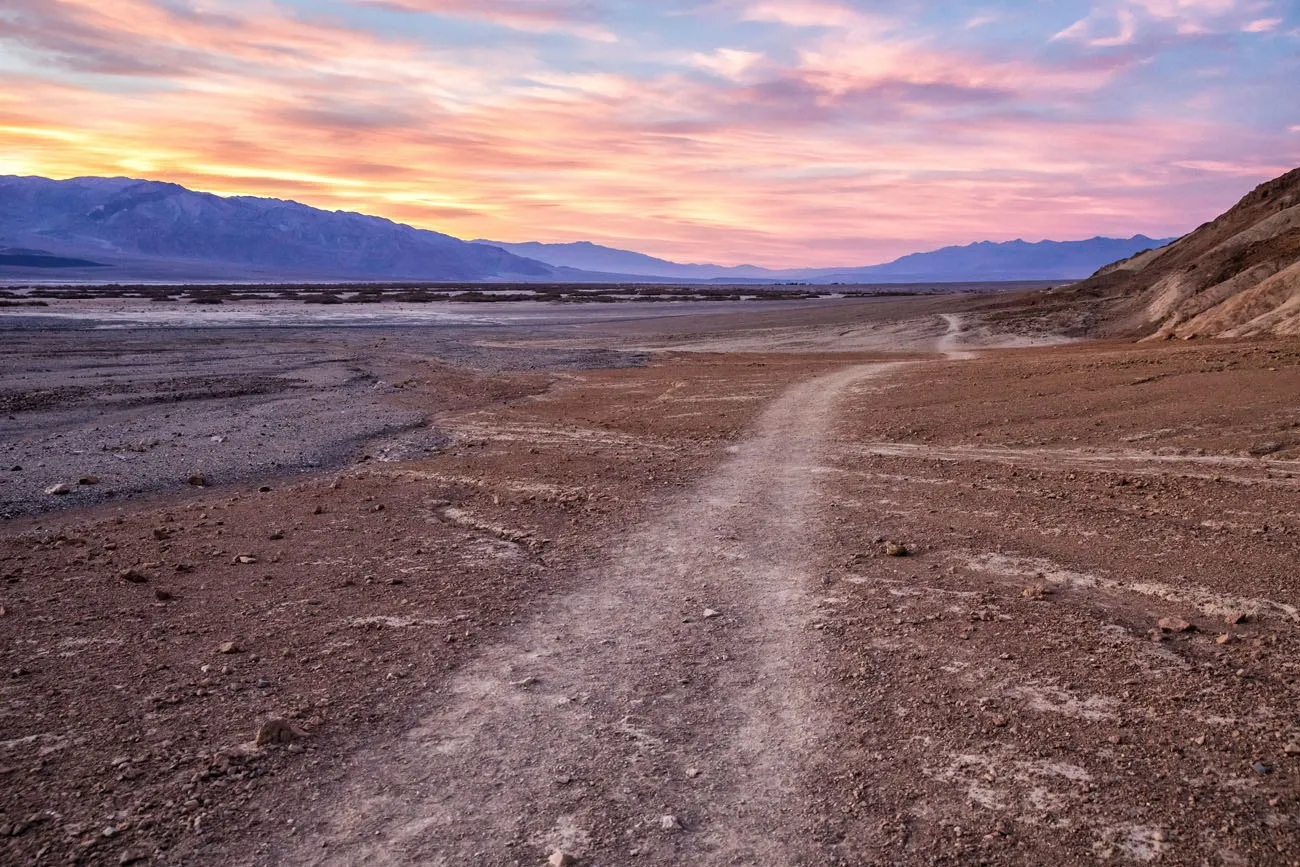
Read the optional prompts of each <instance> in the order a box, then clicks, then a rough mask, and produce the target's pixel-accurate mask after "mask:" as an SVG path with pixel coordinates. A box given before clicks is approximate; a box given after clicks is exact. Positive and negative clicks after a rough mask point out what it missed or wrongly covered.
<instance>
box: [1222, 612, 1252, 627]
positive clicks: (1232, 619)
mask: <svg viewBox="0 0 1300 867" xmlns="http://www.w3.org/2000/svg"><path fill="white" fill-rule="evenodd" d="M1249 619H1250V615H1249V614H1247V613H1246V612H1244V611H1229V612H1228V613H1227V614H1225V615H1223V622H1224V623H1226V624H1228V625H1229V626H1236V625H1237V624H1239V623H1245V622H1246V621H1247V620H1249Z"/></svg>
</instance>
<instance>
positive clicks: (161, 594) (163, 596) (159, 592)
mask: <svg viewBox="0 0 1300 867" xmlns="http://www.w3.org/2000/svg"><path fill="white" fill-rule="evenodd" d="M153 598H154V599H157V600H158V601H159V602H170V601H172V600H173V599H175V598H176V597H175V596H173V595H172V594H171V593H170V592H169V591H167V590H164V589H162V588H161V587H155V588H154V591H153Z"/></svg>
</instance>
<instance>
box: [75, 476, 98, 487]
mask: <svg viewBox="0 0 1300 867" xmlns="http://www.w3.org/2000/svg"><path fill="white" fill-rule="evenodd" d="M77 484H79V485H98V484H99V476H82V477H81V478H79V479H77Z"/></svg>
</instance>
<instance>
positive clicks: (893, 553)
mask: <svg viewBox="0 0 1300 867" xmlns="http://www.w3.org/2000/svg"><path fill="white" fill-rule="evenodd" d="M910 553H912V552H911V551H909V550H908V548H907V546H906V545H904V544H903V543H902V542H895V541H894V540H893V539H886V540H885V555H886V556H888V557H906V556H907V555H908V554H910Z"/></svg>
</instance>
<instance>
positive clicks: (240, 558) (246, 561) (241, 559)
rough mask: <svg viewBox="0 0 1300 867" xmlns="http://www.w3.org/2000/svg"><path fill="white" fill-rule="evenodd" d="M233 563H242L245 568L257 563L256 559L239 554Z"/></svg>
mask: <svg viewBox="0 0 1300 867" xmlns="http://www.w3.org/2000/svg"><path fill="white" fill-rule="evenodd" d="M235 562H236V563H242V564H243V565H245V566H250V565H252V564H253V563H256V562H257V558H256V557H254V556H253V555H252V554H240V555H239V556H238V557H236V558H235Z"/></svg>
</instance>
